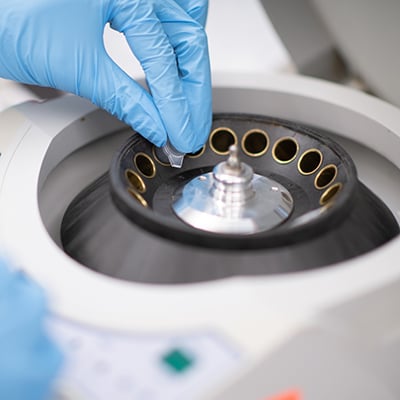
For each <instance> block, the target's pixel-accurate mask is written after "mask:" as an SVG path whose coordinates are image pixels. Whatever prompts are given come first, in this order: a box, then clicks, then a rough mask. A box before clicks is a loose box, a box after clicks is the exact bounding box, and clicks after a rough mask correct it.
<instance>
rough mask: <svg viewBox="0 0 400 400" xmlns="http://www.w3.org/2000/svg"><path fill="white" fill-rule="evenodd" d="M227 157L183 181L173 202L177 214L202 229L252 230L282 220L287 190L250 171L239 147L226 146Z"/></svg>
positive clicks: (289, 200) (285, 215) (289, 205)
mask: <svg viewBox="0 0 400 400" xmlns="http://www.w3.org/2000/svg"><path fill="white" fill-rule="evenodd" d="M229 153H230V154H229V158H228V160H227V161H225V162H222V163H220V164H217V165H216V166H215V167H214V170H213V172H210V173H206V174H203V175H200V176H198V177H196V178H194V179H192V180H191V181H190V182H189V183H188V184H186V185H185V187H184V189H183V191H182V196H181V197H180V199H179V200H178V201H176V202H175V203H174V204H173V206H172V207H173V210H174V212H175V213H176V215H177V216H178V217H179V218H180V219H182V220H183V221H184V222H186V223H187V224H189V225H191V226H193V227H195V228H197V229H201V230H204V231H208V232H216V233H225V234H229V233H231V234H237V233H240V234H252V233H257V232H262V231H266V230H268V229H271V228H273V227H275V226H277V225H279V224H280V223H282V222H283V221H285V220H286V219H287V218H288V217H289V215H290V213H291V211H292V209H293V199H292V196H291V195H290V193H289V192H288V191H287V190H286V189H285V188H284V187H283V186H282V185H281V184H279V183H277V182H275V181H273V180H271V179H268V178H266V177H264V176H261V175H257V174H254V173H253V169H252V168H251V167H250V166H249V165H247V164H245V163H243V162H241V161H240V160H239V157H238V148H237V146H236V145H232V146H230V148H229Z"/></svg>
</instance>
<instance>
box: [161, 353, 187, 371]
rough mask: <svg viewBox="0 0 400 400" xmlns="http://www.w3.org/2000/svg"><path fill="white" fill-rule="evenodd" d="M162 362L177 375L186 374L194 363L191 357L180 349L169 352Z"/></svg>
mask: <svg viewBox="0 0 400 400" xmlns="http://www.w3.org/2000/svg"><path fill="white" fill-rule="evenodd" d="M162 361H163V362H164V364H166V365H168V366H169V367H170V368H171V369H172V370H173V371H174V372H177V373H182V372H185V371H186V370H187V369H188V368H189V367H191V366H192V365H193V362H194V360H193V359H192V358H191V357H189V356H188V355H187V354H185V353H184V352H183V351H182V350H179V349H173V350H171V351H169V352H168V353H167V354H165V355H164V356H163V358H162Z"/></svg>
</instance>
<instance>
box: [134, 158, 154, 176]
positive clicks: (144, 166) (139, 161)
mask: <svg viewBox="0 0 400 400" xmlns="http://www.w3.org/2000/svg"><path fill="white" fill-rule="evenodd" d="M134 161H135V165H136V168H137V170H138V171H139V172H140V173H141V174H142V175H143V176H145V177H146V178H153V177H154V176H155V175H156V166H155V164H154V161H153V160H152V159H151V158H150V157H149V156H148V155H147V154H145V153H138V154H136V155H135V159H134Z"/></svg>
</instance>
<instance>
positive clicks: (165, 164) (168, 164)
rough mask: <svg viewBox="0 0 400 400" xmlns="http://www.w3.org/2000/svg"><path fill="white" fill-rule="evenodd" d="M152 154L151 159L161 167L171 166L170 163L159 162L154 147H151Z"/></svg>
mask: <svg viewBox="0 0 400 400" xmlns="http://www.w3.org/2000/svg"><path fill="white" fill-rule="evenodd" d="M152 153H153V158H154V159H155V160H156V161H157V162H158V163H159V164H160V165H162V166H163V167H170V166H171V164H170V163H168V162H164V161H161V160H160V159H159V158H158V156H157V150H156V146H153V149H152Z"/></svg>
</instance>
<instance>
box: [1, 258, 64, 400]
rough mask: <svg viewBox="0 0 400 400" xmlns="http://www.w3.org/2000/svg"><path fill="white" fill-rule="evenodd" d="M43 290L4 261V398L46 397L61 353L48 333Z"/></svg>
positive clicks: (18, 399) (2, 309)
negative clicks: (45, 325) (44, 323)
mask: <svg viewBox="0 0 400 400" xmlns="http://www.w3.org/2000/svg"><path fill="white" fill-rule="evenodd" d="M44 313H45V305H44V297H43V293H42V291H41V290H40V289H39V288H38V287H37V286H36V285H35V284H33V283H32V282H30V281H28V279H27V278H25V277H24V276H23V275H22V274H21V273H12V272H10V271H9V270H8V269H7V267H6V266H5V265H4V263H1V262H0V399H4V400H39V399H40V400H43V399H45V398H46V396H47V395H48V394H49V389H50V384H51V380H52V378H54V376H55V375H56V373H57V371H58V369H59V366H60V362H61V355H60V353H59V352H58V350H57V349H56V348H55V346H54V345H53V344H52V343H51V342H50V340H49V339H48V337H47V336H46V334H45V332H44V328H43V317H44Z"/></svg>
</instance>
